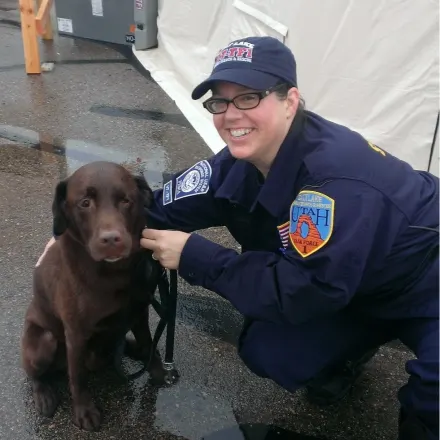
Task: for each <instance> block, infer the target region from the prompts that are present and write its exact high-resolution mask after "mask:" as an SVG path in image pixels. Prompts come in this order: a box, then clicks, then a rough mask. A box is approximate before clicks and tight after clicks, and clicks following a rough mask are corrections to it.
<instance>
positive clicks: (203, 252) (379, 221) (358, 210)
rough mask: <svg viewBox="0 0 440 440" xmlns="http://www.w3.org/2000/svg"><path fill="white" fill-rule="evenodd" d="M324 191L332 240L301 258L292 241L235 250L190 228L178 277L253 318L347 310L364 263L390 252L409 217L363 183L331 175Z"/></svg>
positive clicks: (302, 317)
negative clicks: (276, 249)
mask: <svg viewBox="0 0 440 440" xmlns="http://www.w3.org/2000/svg"><path fill="white" fill-rule="evenodd" d="M319 191H320V193H318V194H321V195H322V196H323V197H324V198H325V199H326V200H330V201H331V200H332V201H333V208H332V209H331V212H330V214H331V220H332V223H331V226H332V228H331V231H330V233H329V235H328V237H327V238H328V241H327V242H326V243H324V245H323V246H322V247H321V248H320V249H318V250H317V251H316V252H314V253H312V254H311V255H308V256H302V255H301V254H300V253H299V252H298V251H297V250H296V249H295V248H293V246H292V247H290V248H287V249H286V251H285V253H284V254H277V253H271V252H258V251H250V252H245V253H243V254H238V253H237V252H235V251H234V250H230V249H226V248H224V247H223V246H220V245H218V244H215V243H212V242H210V241H208V240H206V239H205V238H203V237H201V236H200V235H197V234H192V235H191V237H190V238H189V240H188V241H187V243H186V245H185V247H184V249H183V252H182V256H181V261H180V267H179V274H180V276H182V278H184V279H185V280H186V281H187V282H188V283H190V284H193V285H200V286H202V287H204V288H206V289H209V290H211V291H213V292H216V293H218V294H219V295H221V296H222V297H224V298H226V299H227V300H229V301H230V302H231V304H232V305H233V306H234V307H235V308H236V309H237V310H238V311H239V312H240V313H242V314H243V315H244V316H246V317H248V318H251V319H259V320H268V321H273V322H280V321H283V320H284V321H287V322H290V323H292V324H298V323H301V322H305V321H307V320H309V319H312V318H316V317H319V316H323V315H325V314H329V313H332V312H335V311H337V310H340V309H342V308H343V307H345V306H346V305H347V304H348V303H349V302H350V301H351V299H352V298H353V296H354V294H355V292H356V290H357V289H358V288H359V285H360V283H361V280H362V278H363V276H364V274H365V270H366V268H367V267H368V266H369V265H371V264H372V263H377V264H380V263H381V260H383V258H384V257H385V255H386V254H387V253H388V252H389V249H390V247H391V245H392V242H393V240H394V239H395V237H396V235H397V234H398V231H399V229H400V227H401V226H402V222H403V221H404V216H403V215H402V214H401V213H400V211H398V210H397V209H396V208H395V207H394V206H393V205H392V204H391V203H390V202H389V201H388V200H387V199H385V197H384V196H383V195H382V194H381V193H379V192H378V191H376V190H374V189H373V188H371V187H369V186H367V185H365V184H363V183H362V182H357V181H347V180H339V181H332V182H329V183H327V184H325V185H324V186H322V187H320V188H319ZM297 200H298V198H297ZM292 219H293V220H292ZM290 221H291V222H292V221H295V218H294V216H293V217H291V220H290ZM301 249H302V248H301ZM304 249H305V248H304Z"/></svg>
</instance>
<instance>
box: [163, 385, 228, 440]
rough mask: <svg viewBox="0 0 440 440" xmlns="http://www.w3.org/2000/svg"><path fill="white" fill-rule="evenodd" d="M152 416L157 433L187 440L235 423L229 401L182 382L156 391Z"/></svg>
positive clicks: (195, 438)
mask: <svg viewBox="0 0 440 440" xmlns="http://www.w3.org/2000/svg"><path fill="white" fill-rule="evenodd" d="M154 416H155V421H154V428H155V429H156V430H157V431H158V432H164V433H169V434H172V435H176V436H181V437H184V438H186V439H189V440H199V439H200V438H201V437H202V436H203V435H204V434H205V433H206V432H213V431H217V430H219V429H222V428H226V427H229V426H233V425H236V423H237V422H236V419H235V415H234V412H233V409H232V407H231V405H230V403H229V402H227V401H226V400H224V399H222V398H221V397H220V396H219V395H217V394H215V393H212V392H210V390H209V389H202V388H200V387H198V386H196V385H191V384H183V383H178V384H177V385H174V386H173V387H171V388H167V389H161V390H159V392H158V395H157V400H156V411H155V413H154Z"/></svg>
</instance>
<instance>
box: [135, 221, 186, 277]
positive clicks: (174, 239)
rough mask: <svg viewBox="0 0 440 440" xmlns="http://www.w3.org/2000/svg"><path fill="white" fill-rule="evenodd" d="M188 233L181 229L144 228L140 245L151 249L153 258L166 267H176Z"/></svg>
mask: <svg viewBox="0 0 440 440" xmlns="http://www.w3.org/2000/svg"><path fill="white" fill-rule="evenodd" d="M189 237H190V234H187V233H186V232H181V231H162V230H157V229H149V228H147V229H144V230H143V231H142V238H141V246H142V247H143V248H145V249H150V250H151V251H153V259H154V260H158V261H159V262H160V264H161V265H162V266H163V267H165V268H166V269H178V267H179V263H180V256H181V254H182V250H183V248H184V246H185V244H186V241H187V240H188V238H189Z"/></svg>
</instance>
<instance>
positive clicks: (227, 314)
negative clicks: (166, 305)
mask: <svg viewBox="0 0 440 440" xmlns="http://www.w3.org/2000/svg"><path fill="white" fill-rule="evenodd" d="M176 317H177V320H178V321H181V322H183V323H185V324H186V325H189V326H191V327H195V328H196V329H197V330H200V331H202V332H203V333H206V334H208V335H210V336H212V337H214V338H218V339H221V340H222V341H224V342H228V343H230V344H233V345H235V344H236V343H237V340H238V337H239V335H240V332H241V328H242V325H243V319H242V317H241V315H240V314H239V313H238V312H237V311H236V310H235V309H234V308H233V307H232V306H231V305H230V303H228V302H226V301H223V300H222V299H219V298H215V297H212V296H210V297H206V296H200V295H180V296H179V299H178V301H177V314H176Z"/></svg>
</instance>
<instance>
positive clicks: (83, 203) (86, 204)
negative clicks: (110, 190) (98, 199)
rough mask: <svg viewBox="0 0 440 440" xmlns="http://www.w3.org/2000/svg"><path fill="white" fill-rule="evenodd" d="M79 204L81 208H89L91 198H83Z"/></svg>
mask: <svg viewBox="0 0 440 440" xmlns="http://www.w3.org/2000/svg"><path fill="white" fill-rule="evenodd" d="M79 206H81V208H88V207H89V206H90V199H84V200H81V202H80V203H79Z"/></svg>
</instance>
